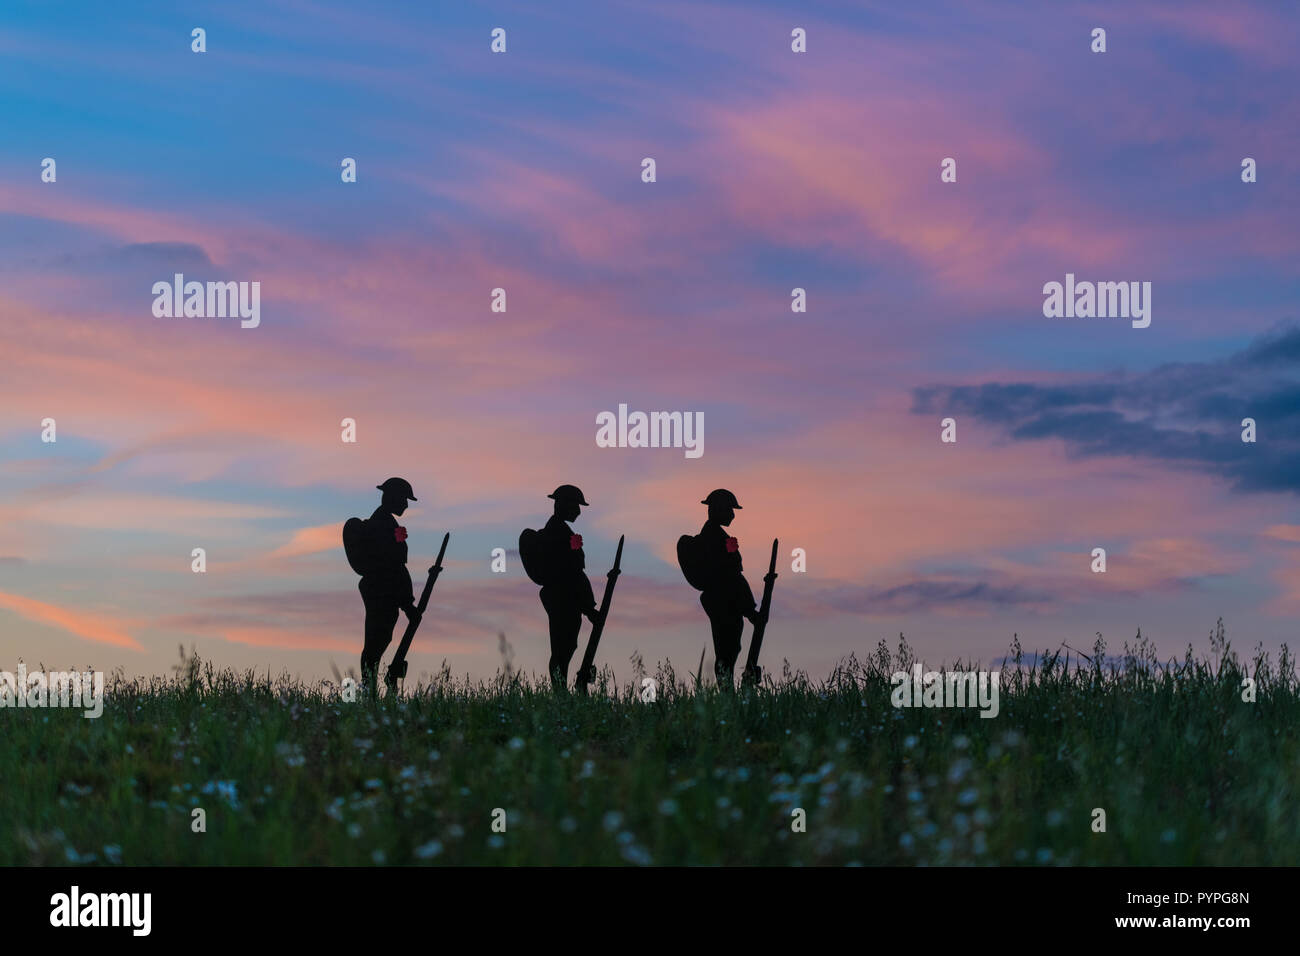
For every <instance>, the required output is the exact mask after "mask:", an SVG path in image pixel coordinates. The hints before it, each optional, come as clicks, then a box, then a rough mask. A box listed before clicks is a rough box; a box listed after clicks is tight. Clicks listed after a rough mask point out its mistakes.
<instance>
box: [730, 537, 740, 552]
mask: <svg viewBox="0 0 1300 956" xmlns="http://www.w3.org/2000/svg"><path fill="white" fill-rule="evenodd" d="M739 550H740V542H739V541H737V540H736V539H735V538H728V539H727V551H728V553H730V554H735V553H736V552H737V551H739Z"/></svg>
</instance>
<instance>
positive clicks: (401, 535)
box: [393, 524, 406, 542]
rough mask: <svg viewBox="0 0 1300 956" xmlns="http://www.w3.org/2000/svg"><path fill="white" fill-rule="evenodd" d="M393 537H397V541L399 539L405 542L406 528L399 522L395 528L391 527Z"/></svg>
mask: <svg viewBox="0 0 1300 956" xmlns="http://www.w3.org/2000/svg"><path fill="white" fill-rule="evenodd" d="M393 537H394V538H396V539H397V540H398V541H400V542H405V541H406V529H405V528H403V527H402V526H401V525H400V524H399V525H398V526H397V527H396V528H394V529H393Z"/></svg>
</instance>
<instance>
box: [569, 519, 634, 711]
mask: <svg viewBox="0 0 1300 956" xmlns="http://www.w3.org/2000/svg"><path fill="white" fill-rule="evenodd" d="M624 537H626V536H625V535H619V536H618V550H617V551H615V552H614V567H612V568H610V571H609V574H607V575H605V596H604V597H602V598H601V600H600V613H599V614H597V615H596V621H595V623H594V624H592V625H591V637H589V638H587V650H586V653H584V654H583V655H582V666H581V667H579V668H578V677H577V679H576V681H575V683H574V688H575V689H576V690H577V691H578V693H579V694H585V693H587V685H588V684H590V683H591V682H592V681H594V680H595V679H596V666H595V665H596V648H597V647H598V646H599V645H600V635H601V634H603V633H604V631H605V619H606V618H607V617H609V602H610V601H612V600H613V599H614V582H615V581H617V580H618V576H619V575H620V574H622V573H623V572H622V571H621V570H620V565H622V563H623V538H624Z"/></svg>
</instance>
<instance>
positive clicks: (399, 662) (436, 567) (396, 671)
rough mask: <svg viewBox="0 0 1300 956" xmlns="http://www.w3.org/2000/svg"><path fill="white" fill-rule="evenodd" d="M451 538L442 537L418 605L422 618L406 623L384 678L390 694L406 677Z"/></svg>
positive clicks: (449, 536)
mask: <svg viewBox="0 0 1300 956" xmlns="http://www.w3.org/2000/svg"><path fill="white" fill-rule="evenodd" d="M450 538H451V532H450V531H448V532H447V533H446V534H444V535H443V536H442V547H441V548H439V549H438V560H436V561H434V562H433V567H431V568H430V569H429V579H428V580H427V581H425V582H424V592H423V593H422V594H421V595H420V603H419V604H418V605H416V609H417V610H418V611H419V612H420V616H419V617H417V618H416V619H415V620H414V621H407V622H406V633H405V634H403V635H402V643H400V644H398V645H397V653H396V654H394V655H393V662H392V663H391V664H389V665H388V673H387V674H386V675H385V676H384V683H385V684H387V685H388V689H389V691H390V692H391V691H395V690H396V689H397V682H398V681H399V680H402V679H403V678H405V677H406V652H407V651H409V650H410V649H411V641H413V640H414V639H415V629H416V628H417V627H419V626H420V621H421V620H423V619H424V611H425V608H427V607H428V606H429V595H430V594H432V593H433V586H434V584H435V583H437V580H438V575H439V574H441V573H442V556H443V555H444V554H446V553H447V541H448V540H449V539H450Z"/></svg>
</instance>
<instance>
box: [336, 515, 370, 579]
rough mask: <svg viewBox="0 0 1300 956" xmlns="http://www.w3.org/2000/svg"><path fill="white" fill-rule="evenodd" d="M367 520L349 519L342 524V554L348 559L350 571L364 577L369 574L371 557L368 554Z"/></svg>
mask: <svg viewBox="0 0 1300 956" xmlns="http://www.w3.org/2000/svg"><path fill="white" fill-rule="evenodd" d="M369 520H370V519H369V518H349V519H348V520H347V521H345V522H343V553H344V554H346V555H347V557H348V564H350V565H352V570H353V571H355V572H357V574H359V575H361V576H362V577H365V576H366V575H367V574H369V573H370V570H371V567H370V566H371V564H372V563H373V561H372V557H373V556H372V555H371V553H370V550H371V549H370V535H369V533H368V532H369V530H370V529H369V524H368V522H369Z"/></svg>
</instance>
